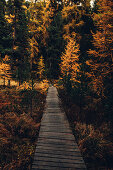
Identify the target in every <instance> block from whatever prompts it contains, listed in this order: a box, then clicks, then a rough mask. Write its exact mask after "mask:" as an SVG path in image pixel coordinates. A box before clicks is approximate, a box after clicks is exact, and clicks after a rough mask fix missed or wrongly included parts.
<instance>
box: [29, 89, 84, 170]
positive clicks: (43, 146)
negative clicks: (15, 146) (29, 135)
mask: <svg viewBox="0 0 113 170" xmlns="http://www.w3.org/2000/svg"><path fill="white" fill-rule="evenodd" d="M33 169H35V170H36V169H38V170H40V169H42V170H43V169H48V170H55V169H57V170H59V169H61V170H63V169H65V170H67V169H68V170H77V169H81V170H83V169H86V167H85V164H84V160H83V158H82V156H81V153H80V151H79V149H78V146H77V144H76V142H75V138H74V136H73V134H72V131H71V128H70V127H69V123H68V121H67V117H66V115H65V113H64V112H62V111H61V109H60V106H59V99H58V93H57V90H56V88H55V87H50V88H49V90H48V95H47V98H46V109H45V111H44V115H43V118H42V121H41V127H40V133H39V138H38V142H37V147H36V152H35V156H34V162H33V166H32V170H33Z"/></svg>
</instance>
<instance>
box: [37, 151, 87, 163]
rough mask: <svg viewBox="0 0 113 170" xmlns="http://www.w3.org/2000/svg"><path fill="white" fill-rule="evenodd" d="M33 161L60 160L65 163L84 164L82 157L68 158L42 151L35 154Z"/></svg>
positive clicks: (56, 161)
mask: <svg viewBox="0 0 113 170" xmlns="http://www.w3.org/2000/svg"><path fill="white" fill-rule="evenodd" d="M42 155H43V156H42ZM34 161H48V162H55V163H58V162H61V163H63V164H64V163H65V165H75V164H83V165H84V161H83V160H82V159H80V158H79V159H71V157H70V159H69V158H68V159H67V158H63V157H61V156H60V155H59V157H57V156H56V155H54V156H53V155H49V154H47V155H44V154H42V153H39V154H38V156H37V155H35V158H34Z"/></svg>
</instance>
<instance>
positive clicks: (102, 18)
mask: <svg viewBox="0 0 113 170" xmlns="http://www.w3.org/2000/svg"><path fill="white" fill-rule="evenodd" d="M94 21H95V24H96V26H97V32H96V33H95V34H93V44H94V47H95V49H94V50H90V51H89V54H90V55H91V58H90V60H89V65H90V67H91V74H90V76H91V78H92V84H93V90H94V91H95V92H96V94H97V95H98V96H99V97H100V98H101V100H102V101H103V102H105V103H104V106H105V107H106V110H107V112H108V113H109V112H110V113H112V105H113V103H112V98H113V87H112V84H113V2H112V1H111V0H103V1H102V0H99V2H98V13H94ZM107 115H112V114H107Z"/></svg>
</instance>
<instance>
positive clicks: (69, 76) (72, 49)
mask: <svg viewBox="0 0 113 170" xmlns="http://www.w3.org/2000/svg"><path fill="white" fill-rule="evenodd" d="M75 37H76V36H75ZM68 38H69V39H68V43H67V46H66V49H65V52H64V53H63V54H62V56H61V64H60V65H61V76H62V78H63V84H64V87H65V89H66V90H67V92H69V93H71V90H72V86H75V84H76V83H77V72H78V70H79V64H78V60H79V46H78V44H76V40H75V38H74V37H68Z"/></svg>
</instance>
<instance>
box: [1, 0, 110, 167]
mask: <svg viewBox="0 0 113 170" xmlns="http://www.w3.org/2000/svg"><path fill="white" fill-rule="evenodd" d="M91 2H92V3H91ZM50 84H53V85H54V86H56V87H57V90H58V93H59V98H60V99H61V102H62V107H63V109H64V110H65V113H66V115H67V118H68V120H69V123H70V126H71V128H72V131H73V134H74V136H75V139H76V141H77V144H78V146H79V149H80V150H81V153H82V156H83V158H84V161H85V164H86V166H87V169H89V170H93V169H95V170H100V169H105V170H109V169H113V1H112V0H94V1H90V0H40V1H39V0H26V1H25V0H7V1H5V0H0V153H1V154H0V169H3V170H17V169H23V170H24V169H25V170H26V169H28V170H29V169H30V168H31V164H32V161H33V155H34V152H35V147H36V141H37V138H38V134H39V129H40V123H41V118H42V115H43V111H44V106H45V102H46V95H47V90H48V87H49V85H50Z"/></svg>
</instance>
